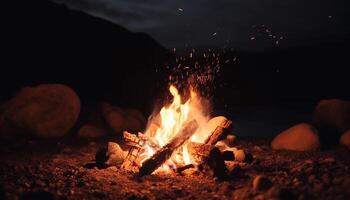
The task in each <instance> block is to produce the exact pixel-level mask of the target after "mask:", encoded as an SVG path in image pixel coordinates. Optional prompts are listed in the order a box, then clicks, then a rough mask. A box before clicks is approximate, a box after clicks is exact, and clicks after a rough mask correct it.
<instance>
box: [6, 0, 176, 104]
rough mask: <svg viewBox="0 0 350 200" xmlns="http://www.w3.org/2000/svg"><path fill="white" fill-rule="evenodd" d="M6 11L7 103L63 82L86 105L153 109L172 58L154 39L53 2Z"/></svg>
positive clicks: (9, 4)
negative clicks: (161, 71)
mask: <svg viewBox="0 0 350 200" xmlns="http://www.w3.org/2000/svg"><path fill="white" fill-rule="evenodd" d="M2 8H3V10H4V14H5V16H6V18H5V23H4V26H3V28H2V29H3V31H2V32H3V33H2V45H1V46H2V47H1V48H2V57H3V58H4V59H3V60H2V67H3V72H2V78H1V91H2V95H1V99H2V100H4V99H6V98H8V97H9V96H10V95H12V93H13V92H15V91H17V90H18V89H19V88H20V87H23V86H25V85H34V84H40V83H56V82H58V83H65V84H68V85H70V86H72V87H73V88H74V89H75V90H77V92H78V94H79V95H80V96H81V97H82V99H83V100H86V99H89V101H90V100H92V101H94V100H96V101H100V100H107V101H115V103H118V104H121V105H123V104H128V106H136V107H139V108H145V106H146V105H149V106H150V105H151V103H150V100H148V99H149V98H147V97H150V96H152V94H153V95H154V92H155V90H154V87H155V86H154V84H153V83H154V82H157V79H158V78H159V75H158V74H157V72H156V67H160V66H161V64H162V63H163V62H164V60H165V59H166V58H167V57H168V55H169V54H168V51H167V50H166V49H165V48H163V47H162V46H161V45H159V44H158V43H157V42H156V41H155V40H154V39H152V38H151V37H150V36H148V35H146V34H142V33H133V32H130V31H128V30H126V29H124V28H123V27H120V26H118V25H116V24H113V23H111V22H108V21H105V20H103V19H100V18H97V17H94V16H90V15H88V14H85V13H83V12H80V11H75V10H70V9H68V8H67V7H66V6H64V5H59V4H56V3H53V2H51V1H48V0H36V1H25V0H16V1H6V2H5V3H2ZM137 86H139V87H137ZM146 94H147V95H146ZM141 98H144V100H142V101H140V99H141Z"/></svg>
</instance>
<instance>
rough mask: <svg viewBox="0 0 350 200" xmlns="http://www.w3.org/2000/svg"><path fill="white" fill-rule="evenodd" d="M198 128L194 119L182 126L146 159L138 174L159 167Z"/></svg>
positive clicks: (146, 173)
mask: <svg viewBox="0 0 350 200" xmlns="http://www.w3.org/2000/svg"><path fill="white" fill-rule="evenodd" d="M197 129H198V123H197V121H196V120H193V121H190V122H188V123H187V124H186V125H185V126H184V128H183V129H182V130H181V131H180V132H179V133H178V134H177V135H176V136H175V137H174V138H173V139H171V140H170V142H169V143H168V144H166V145H165V146H163V147H162V148H161V149H160V150H158V151H157V152H156V153H155V154H154V155H153V156H152V157H150V158H149V159H147V160H146V161H145V162H144V163H143V165H142V166H141V168H140V171H139V173H138V175H139V176H144V175H148V174H151V173H152V172H153V171H154V170H156V169H157V168H158V167H160V166H161V165H162V164H163V163H164V162H165V161H167V160H168V159H169V158H170V157H171V155H172V154H173V152H174V151H175V150H176V149H178V148H179V147H181V146H182V145H183V144H184V143H185V142H186V141H187V140H188V139H190V137H191V136H192V135H193V134H194V133H195V132H196V130H197Z"/></svg>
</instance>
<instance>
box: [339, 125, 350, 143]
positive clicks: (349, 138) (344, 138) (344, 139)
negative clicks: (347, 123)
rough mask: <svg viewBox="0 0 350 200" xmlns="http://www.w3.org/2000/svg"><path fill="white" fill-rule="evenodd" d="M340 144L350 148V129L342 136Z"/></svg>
mask: <svg viewBox="0 0 350 200" xmlns="http://www.w3.org/2000/svg"><path fill="white" fill-rule="evenodd" d="M339 143H340V144H342V145H344V146H347V147H350V129H349V130H347V131H346V132H345V133H343V134H342V135H341V137H340V141H339Z"/></svg>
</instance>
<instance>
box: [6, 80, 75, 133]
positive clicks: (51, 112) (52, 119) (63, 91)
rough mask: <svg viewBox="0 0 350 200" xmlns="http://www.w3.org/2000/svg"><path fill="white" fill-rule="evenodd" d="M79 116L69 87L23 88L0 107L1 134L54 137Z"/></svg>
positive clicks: (66, 128)
mask: <svg viewBox="0 0 350 200" xmlns="http://www.w3.org/2000/svg"><path fill="white" fill-rule="evenodd" d="M79 113H80V99H79V97H78V96H77V94H76V93H75V92H74V91H73V90H72V89H71V88H69V87H67V86H65V85H61V84H44V85H39V86H36V87H25V88H23V89H22V90H21V91H20V92H19V93H18V94H17V95H16V96H15V97H14V98H12V99H11V100H9V101H8V102H6V103H5V104H4V105H2V109H1V114H0V132H1V133H2V135H3V136H4V135H7V136H11V135H12V136H13V135H15V134H30V135H34V136H37V137H39V138H58V137H62V136H64V135H65V134H67V133H68V131H69V130H70V129H71V128H72V127H73V125H74V124H75V122H76V120H77V118H78V116H79Z"/></svg>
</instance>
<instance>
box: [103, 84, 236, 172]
mask: <svg viewBox="0 0 350 200" xmlns="http://www.w3.org/2000/svg"><path fill="white" fill-rule="evenodd" d="M169 91H170V93H171V95H172V102H171V103H170V104H169V105H165V106H163V107H162V108H161V110H160V112H158V113H156V114H154V115H152V116H151V117H150V119H149V122H148V125H147V128H146V130H145V132H144V133H141V132H139V133H137V134H134V133H129V132H127V131H124V133H123V141H124V144H117V143H113V142H109V144H108V148H107V149H106V151H105V154H106V159H105V160H106V163H107V164H108V165H118V166H119V167H121V168H122V169H124V170H127V171H131V172H133V173H135V174H137V175H138V176H144V175H148V174H152V173H174V172H175V173H181V172H183V171H185V170H187V169H193V170H210V171H211V172H213V175H215V176H218V177H224V176H225V175H227V172H228V171H229V168H230V167H226V165H230V163H229V162H230V161H233V160H234V157H235V153H237V152H239V151H238V150H237V149H235V148H230V147H229V142H227V138H231V140H232V138H234V136H232V135H231V136H230V130H231V127H232V121H230V120H229V119H226V118H225V117H222V116H219V117H214V118H210V117H209V114H208V113H206V112H205V110H207V109H206V108H205V103H203V102H204V99H203V98H201V97H200V95H198V94H197V92H196V91H194V89H193V88H190V89H189V98H188V99H187V100H186V101H185V102H183V99H182V97H181V96H180V94H179V92H178V89H177V88H176V87H175V86H173V85H171V86H170V88H169ZM221 140H225V141H226V142H224V141H221ZM219 141H220V142H219ZM122 147H123V148H122ZM225 162H226V165H225Z"/></svg>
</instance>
